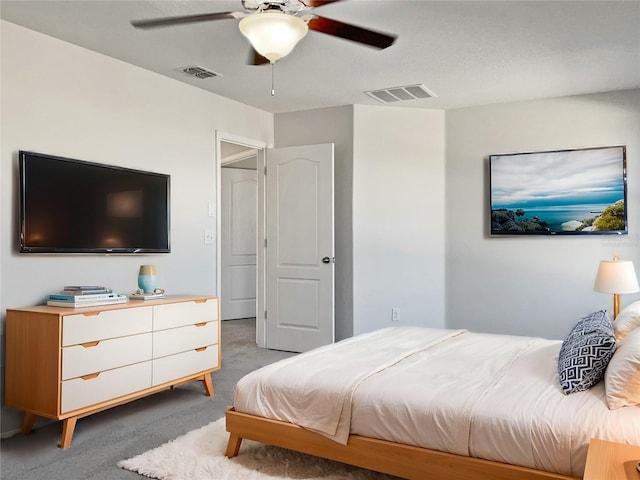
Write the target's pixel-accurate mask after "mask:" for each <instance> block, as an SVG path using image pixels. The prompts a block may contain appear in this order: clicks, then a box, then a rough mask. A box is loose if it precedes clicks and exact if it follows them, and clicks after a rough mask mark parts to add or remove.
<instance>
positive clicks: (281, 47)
mask: <svg viewBox="0 0 640 480" xmlns="http://www.w3.org/2000/svg"><path fill="white" fill-rule="evenodd" d="M337 1H340V0H277V1H270V0H241V2H242V7H243V11H238V12H220V13H204V14H196V15H184V16H175V17H165V18H157V19H147V20H136V21H132V22H131V24H132V25H133V26H134V27H136V28H142V29H150V28H158V27H167V26H172V25H180V24H188V23H197V22H208V21H213V20H227V19H240V22H239V24H238V26H239V28H240V31H241V32H242V34H243V35H244V36H245V37H247V39H248V40H249V42H250V43H251V46H252V47H253V52H252V55H251V58H250V61H249V63H251V64H254V65H261V64H265V63H271V64H274V63H275V62H276V61H278V60H279V59H281V58H282V57H285V56H286V55H288V54H289V53H291V51H292V50H293V48H294V47H295V46H296V44H297V43H298V41H300V40H301V39H302V38H303V37H304V36H305V35H306V34H307V31H308V30H314V31H316V32H321V33H325V34H327V35H332V36H335V37H339V38H343V39H345V40H350V41H352V42H356V43H360V44H362V45H367V46H370V47H373V48H377V49H384V48H387V47H389V46H391V45H392V44H393V43H394V42H395V40H396V38H397V37H396V36H395V35H391V34H387V33H382V32H378V31H375V30H370V29H367V28H363V27H359V26H357V25H352V24H349V23H344V22H340V21H337V20H332V19H330V18H326V17H321V16H319V15H317V14H315V13H314V12H313V10H314V8H315V7H321V6H323V5H326V4H329V3H334V2H337Z"/></svg>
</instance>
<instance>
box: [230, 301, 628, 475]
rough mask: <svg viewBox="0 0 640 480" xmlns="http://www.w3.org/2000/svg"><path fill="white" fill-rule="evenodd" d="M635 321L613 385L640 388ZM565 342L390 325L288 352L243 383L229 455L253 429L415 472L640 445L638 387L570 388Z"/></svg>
mask: <svg viewBox="0 0 640 480" xmlns="http://www.w3.org/2000/svg"><path fill="white" fill-rule="evenodd" d="M636 303H638V305H637V310H638V312H637V313H638V315H637V322H638V325H640V302H636ZM621 315H622V314H621ZM609 323H610V321H609ZM579 324H580V322H579V323H578V325H579ZM621 325H622V323H621ZM574 330H575V327H574ZM631 330H632V329H631V328H629V332H626V336H627V338H626V339H625V340H622V339H620V341H618V345H617V348H618V350H617V351H615V353H612V357H610V358H609V359H608V360H607V363H608V364H609V365H610V366H609V367H607V368H608V369H609V368H610V369H611V370H612V372H611V374H612V380H611V382H610V383H611V385H614V384H615V383H616V382H618V383H620V378H619V377H620V372H623V373H625V372H626V373H625V374H629V373H630V375H631V376H632V377H633V378H636V377H637V378H636V380H637V382H639V383H638V384H639V385H640V373H637V372H635V373H634V371H633V368H635V369H636V370H637V371H638V372H640V363H639V362H640V328H637V329H635V330H633V332H631ZM572 333H573V330H572ZM579 333H580V332H579ZM582 333H584V332H582ZM570 337H571V334H570V335H569V337H568V338H570ZM566 342H567V340H565V342H562V341H559V340H547V339H542V338H531V337H518V336H508V335H493V334H482V333H473V332H468V331H466V330H438V329H428V328H418V327H395V328H387V329H382V330H378V331H375V332H371V333H367V334H363V335H359V336H356V337H353V338H350V339H347V340H343V341H341V342H338V343H336V344H333V345H328V346H325V347H321V348H318V349H315V350H312V351H310V352H306V353H303V354H300V355H298V356H295V357H291V358H288V359H285V360H281V361H280V362H276V363H274V364H271V365H267V366H266V367H263V368H261V369H259V370H256V371H255V372H251V373H249V374H248V375H246V376H245V377H243V378H242V379H241V380H240V382H238V385H237V387H236V391H235V399H234V405H233V407H231V408H229V409H228V410H227V414H226V422H227V431H229V433H230V436H229V443H228V446H227V452H226V454H227V456H228V457H233V456H235V455H237V454H238V450H239V448H240V444H241V442H242V439H250V440H255V441H258V442H262V443H266V444H271V445H276V446H280V447H284V448H289V449H292V450H297V451H300V452H304V453H309V454H312V455H317V456H321V457H324V458H329V459H333V460H338V461H342V462H344V463H349V464H353V465H356V466H360V467H365V468H369V469H371V470H376V471H380V472H383V473H388V474H392V475H396V476H398V477H401V478H407V479H416V480H418V479H419V480H426V479H433V480H445V479H450V478H456V479H461V480H463V479H478V480H479V479H492V480H500V479H513V478H517V479H519V480H520V479H521V480H529V479H531V480H533V479H543V478H544V479H571V478H582V475H583V473H584V465H585V461H586V455H587V448H588V444H589V441H590V439H591V438H601V439H604V440H611V441H616V442H622V443H628V444H632V445H640V407H639V406H637V403H640V399H637V398H636V397H634V395H636V394H640V390H638V388H637V386H636V387H633V388H634V389H635V390H633V391H632V392H631V399H630V400H629V398H627V399H626V400H620V391H613V390H612V389H609V390H608V389H607V388H606V386H607V385H606V377H605V381H597V382H596V383H595V385H593V386H590V388H586V389H584V390H582V391H576V392H574V393H571V394H565V392H564V391H563V388H564V387H561V382H560V381H559V374H558V371H559V363H558V362H559V355H562V350H563V349H564V347H563V345H564V344H565V343H566ZM618 354H620V357H619V358H621V359H622V360H621V361H623V363H622V366H620V365H621V364H620V361H618V360H617V359H616V355H618ZM623 357H624V358H623ZM629 358H631V362H630V363H629V361H627V360H628V359H629ZM614 359H616V361H618V363H617V364H616V363H615V362H614ZM609 360H610V363H609ZM634 362H636V363H634ZM614 364H615V365H616V367H615V371H613V368H612V367H611V365H614ZM630 368H631V370H630ZM625 369H626V370H625ZM607 373H609V372H608V371H607ZM627 376H628V375H627ZM612 388H613V387H612ZM628 393H629V392H626V393H624V395H627V396H628ZM616 394H617V395H618V397H616ZM624 395H623V396H624ZM634 398H636V399H637V400H638V402H635V400H634ZM616 401H617V402H618V404H615V402H616ZM610 402H613V404H614V406H615V408H610ZM634 402H635V404H634Z"/></svg>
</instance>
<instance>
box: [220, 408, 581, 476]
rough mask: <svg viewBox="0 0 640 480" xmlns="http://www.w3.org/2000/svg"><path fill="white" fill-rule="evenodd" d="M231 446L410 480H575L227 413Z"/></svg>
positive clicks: (232, 450)
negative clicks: (262, 446) (273, 449)
mask: <svg viewBox="0 0 640 480" xmlns="http://www.w3.org/2000/svg"><path fill="white" fill-rule="evenodd" d="M226 422H227V431H228V432H229V443H228V444H227V450H226V453H225V455H226V456H227V457H228V458H232V457H235V456H236V455H238V451H239V450H240V445H241V443H242V440H243V439H247V440H254V441H256V442H260V443H266V444H269V445H275V446H278V447H282V448H287V449H290V450H295V451H298V452H302V453H308V454H310V455H315V456H317V457H323V458H328V459H330V460H336V461H338V462H342V463H347V464H350V465H354V466H357V467H363V468H367V469H369V470H375V471H378V472H383V473H388V474H390V475H395V476H397V477H401V478H406V479H409V480H452V479H455V480H542V479H555V480H578V479H577V478H576V477H568V476H566V475H560V474H557V473H550V472H543V471H540V470H534V469H531V468H525V467H518V466H515V465H509V464H506V463H499V462H492V461H489V460H482V459H478V458H471V457H463V456H460V455H453V454H451V453H444V452H438V451H435V450H427V449H425V448H420V447H414V446H410V445H403V444H400V443H394V442H389V441H385V440H378V439H374V438H368V437H362V436H359V435H350V436H349V441H348V443H347V445H342V444H340V443H338V442H335V441H333V440H330V439H328V438H326V437H324V436H322V435H320V434H317V433H314V432H311V431H309V430H305V429H304V428H302V427H299V426H297V425H294V424H292V423H286V422H281V421H278V420H271V419H269V418H264V417H257V416H254V415H249V414H246V413H240V412H236V411H235V410H234V409H233V407H231V408H228V409H227V412H226Z"/></svg>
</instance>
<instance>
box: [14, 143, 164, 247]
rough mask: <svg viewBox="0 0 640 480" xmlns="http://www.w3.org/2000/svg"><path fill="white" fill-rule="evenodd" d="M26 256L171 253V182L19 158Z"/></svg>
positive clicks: (58, 160) (39, 157)
mask: <svg viewBox="0 0 640 480" xmlns="http://www.w3.org/2000/svg"><path fill="white" fill-rule="evenodd" d="M19 171H20V184H19V195H20V200H19V204H20V227H19V230H20V232H19V233H20V252H22V253H169V252H170V251H171V250H170V221H169V201H170V196H169V194H170V177H169V175H164V174H160V173H154V172H146V171H141V170H133V169H129V168H122V167H115V166H111V165H103V164H99V163H93V162H87V161H82V160H74V159H70V158H63V157H57V156H52V155H43V154H40V153H34V152H26V151H20V152H19Z"/></svg>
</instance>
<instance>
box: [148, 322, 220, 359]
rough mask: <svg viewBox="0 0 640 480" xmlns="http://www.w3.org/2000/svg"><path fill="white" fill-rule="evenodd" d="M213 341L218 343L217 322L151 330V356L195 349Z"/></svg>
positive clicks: (162, 355)
mask: <svg viewBox="0 0 640 480" xmlns="http://www.w3.org/2000/svg"><path fill="white" fill-rule="evenodd" d="M214 343H218V322H207V323H197V324H195V325H187V326H186V327H178V328H171V329H169V330H160V331H158V332H153V358H158V357H165V356H167V355H173V354H174V353H180V352H186V351H187V350H195V349H196V348H199V347H204V346H206V345H212V344H214Z"/></svg>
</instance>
